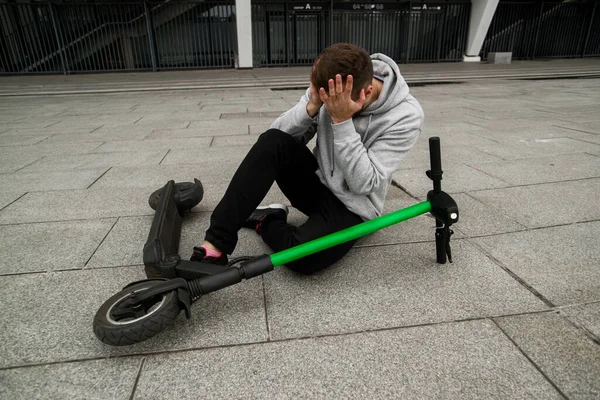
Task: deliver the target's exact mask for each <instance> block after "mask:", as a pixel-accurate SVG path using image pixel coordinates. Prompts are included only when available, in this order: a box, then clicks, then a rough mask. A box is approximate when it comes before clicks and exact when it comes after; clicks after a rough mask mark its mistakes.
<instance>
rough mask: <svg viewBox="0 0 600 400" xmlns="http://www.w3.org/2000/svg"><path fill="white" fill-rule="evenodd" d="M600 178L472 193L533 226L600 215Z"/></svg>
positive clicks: (581, 220) (594, 218)
mask: <svg viewBox="0 0 600 400" xmlns="http://www.w3.org/2000/svg"><path fill="white" fill-rule="evenodd" d="M599 189H600V179H596V178H595V179H583V180H578V181H566V182H557V183H544V184H539V185H531V186H518V187H511V188H503V189H491V190H482V191H476V192H471V193H469V194H470V195H471V196H472V197H474V198H475V199H477V200H479V201H480V202H482V203H483V204H485V205H487V206H490V207H493V208H494V209H496V210H499V211H500V212H502V213H504V214H505V215H506V216H508V217H510V218H512V219H515V220H517V221H518V222H519V223H520V224H523V225H525V226H527V227H529V228H539V227H544V226H552V225H559V224H570V223H574V222H583V221H593V220H597V219H599V218H600V208H598V206H597V203H596V200H595V198H596V194H597V193H598V190H599Z"/></svg>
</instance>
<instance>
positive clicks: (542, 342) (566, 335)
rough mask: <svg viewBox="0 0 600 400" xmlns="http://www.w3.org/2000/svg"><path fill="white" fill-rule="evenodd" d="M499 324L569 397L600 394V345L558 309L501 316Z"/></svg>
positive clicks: (584, 397)
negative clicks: (561, 314)
mask: <svg viewBox="0 0 600 400" xmlns="http://www.w3.org/2000/svg"><path fill="white" fill-rule="evenodd" d="M497 322H498V324H499V325H500V327H501V328H502V329H503V330H504V331H505V332H506V333H507V334H508V335H509V336H510V337H511V339H512V340H514V341H515V343H516V344H517V345H518V346H519V348H520V349H521V350H522V351H523V352H525V354H527V356H528V357H530V358H531V359H532V361H533V362H534V363H536V365H537V366H538V367H539V368H540V369H541V370H542V371H543V372H544V373H545V374H546V375H547V376H548V378H549V379H550V380H551V381H552V382H554V384H555V385H556V386H558V388H559V389H560V390H561V391H562V392H563V393H564V394H565V395H566V397H567V398H569V399H596V398H598V397H599V396H600V380H599V379H598V376H600V346H598V345H597V344H596V343H594V342H593V341H591V340H590V339H589V338H588V337H586V336H585V335H584V334H583V333H582V332H581V331H580V330H578V329H577V328H576V327H575V326H573V325H572V324H570V323H569V322H568V321H566V320H565V319H563V318H561V317H560V316H559V315H557V314H556V313H541V314H533V315H520V316H515V317H506V318H498V319H497Z"/></svg>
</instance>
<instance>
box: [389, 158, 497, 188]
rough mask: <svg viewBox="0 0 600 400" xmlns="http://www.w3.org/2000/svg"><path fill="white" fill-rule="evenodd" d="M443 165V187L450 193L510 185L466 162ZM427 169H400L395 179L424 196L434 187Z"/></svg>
mask: <svg viewBox="0 0 600 400" xmlns="http://www.w3.org/2000/svg"><path fill="white" fill-rule="evenodd" d="M421 163H422V160H421ZM442 163H443V161H442ZM442 166H443V169H444V180H443V182H442V189H443V190H444V191H445V192H448V193H461V192H468V191H472V190H480V189H488V188H501V187H506V186H509V184H508V183H507V182H504V181H502V180H500V179H498V178H494V177H492V176H490V175H488V174H486V173H484V172H481V171H478V170H476V169H475V168H472V167H469V166H467V165H464V164H458V163H455V164H449V163H446V164H442ZM427 169H428V168H427V167H426V166H424V165H422V166H421V167H420V168H412V169H400V170H398V171H397V172H395V173H394V175H393V181H394V182H395V183H396V184H398V185H400V186H401V187H403V188H404V189H406V190H407V191H408V192H409V193H410V194H411V195H413V196H417V197H424V196H426V195H427V192H429V191H430V190H431V189H432V184H431V180H429V179H428V178H427V177H426V176H425V171H426V170H427Z"/></svg>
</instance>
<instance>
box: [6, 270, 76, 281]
mask: <svg viewBox="0 0 600 400" xmlns="http://www.w3.org/2000/svg"><path fill="white" fill-rule="evenodd" d="M74 270H77V269H74ZM74 270H72V271H74ZM50 272H55V271H50V270H43V271H27V272H9V273H3V274H0V279H2V278H3V277H5V276H22V275H40V274H47V273H50Z"/></svg>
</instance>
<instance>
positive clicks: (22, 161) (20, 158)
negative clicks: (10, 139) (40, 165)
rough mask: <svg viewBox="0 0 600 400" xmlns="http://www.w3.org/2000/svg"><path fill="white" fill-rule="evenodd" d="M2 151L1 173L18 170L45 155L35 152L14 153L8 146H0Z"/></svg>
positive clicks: (0, 151)
mask: <svg viewBox="0 0 600 400" xmlns="http://www.w3.org/2000/svg"><path fill="white" fill-rule="evenodd" d="M0 153H1V154H2V157H1V158H0V174H6V173H10V172H15V171H18V170H19V169H21V168H23V167H25V166H27V165H29V164H31V163H33V162H35V161H37V160H39V159H40V158H42V157H43V156H41V155H39V154H35V153H29V154H27V153H25V154H22V153H12V152H10V151H9V150H8V149H7V148H0Z"/></svg>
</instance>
